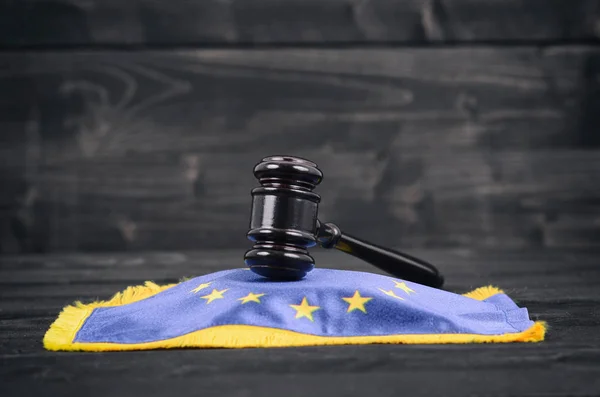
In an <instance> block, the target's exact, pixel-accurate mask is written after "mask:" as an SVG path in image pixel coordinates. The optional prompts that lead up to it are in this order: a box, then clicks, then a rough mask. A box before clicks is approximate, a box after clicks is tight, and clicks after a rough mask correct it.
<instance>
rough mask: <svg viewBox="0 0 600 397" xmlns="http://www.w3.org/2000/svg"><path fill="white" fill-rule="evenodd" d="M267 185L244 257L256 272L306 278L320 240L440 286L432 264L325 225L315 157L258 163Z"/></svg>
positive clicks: (257, 193)
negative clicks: (320, 211) (321, 217)
mask: <svg viewBox="0 0 600 397" xmlns="http://www.w3.org/2000/svg"><path fill="white" fill-rule="evenodd" d="M254 175H255V177H256V178H257V179H258V181H259V182H260V184H261V186H260V187H257V188H254V189H253V190H252V214H251V218H250V230H249V231H248V234H247V236H248V239H249V240H251V241H252V242H254V246H253V247H252V249H250V250H249V251H247V252H246V254H245V256H244V261H245V263H246V265H247V266H248V267H249V268H250V269H251V270H252V271H253V272H254V273H256V274H259V275H261V276H264V277H267V278H270V279H274V280H299V279H302V278H303V277H304V276H305V275H306V274H307V273H308V272H310V271H311V270H312V269H313V268H314V266H315V261H314V259H313V257H311V256H310V254H309V252H308V248H310V247H314V246H316V245H317V244H319V245H320V246H321V247H323V248H336V249H338V250H340V251H343V252H345V253H348V254H350V255H353V256H355V257H357V258H359V259H362V260H364V261H365V262H368V263H370V264H372V265H373V266H375V267H377V268H379V269H381V270H383V271H385V272H387V273H389V274H390V275H392V276H394V277H396V278H399V279H403V280H408V281H413V282H416V283H419V284H423V285H427V286H430V287H434V288H441V286H442V285H443V283H444V278H443V277H442V275H441V274H440V273H439V272H438V270H437V269H436V268H435V267H434V266H433V265H431V264H429V263H427V262H425V261H423V260H421V259H417V258H414V257H412V256H409V255H407V254H404V253H401V252H398V251H394V250H391V249H388V248H384V247H380V246H378V245H375V244H372V243H368V242H366V241H363V240H360V239H358V238H356V237H352V236H350V235H348V234H345V233H342V231H341V230H340V229H339V228H338V227H337V226H336V225H334V224H332V223H321V222H320V221H319V220H318V219H317V218H318V207H319V202H320V201H321V197H320V196H319V195H318V194H316V193H314V192H313V189H314V188H315V187H316V186H317V185H318V184H319V183H321V181H322V179H323V173H322V172H321V171H320V170H319V168H318V167H317V165H316V164H315V163H313V162H311V161H308V160H305V159H302V158H299V157H292V156H270V157H266V158H264V159H263V160H262V161H261V162H260V163H259V164H257V165H256V166H255V167H254Z"/></svg>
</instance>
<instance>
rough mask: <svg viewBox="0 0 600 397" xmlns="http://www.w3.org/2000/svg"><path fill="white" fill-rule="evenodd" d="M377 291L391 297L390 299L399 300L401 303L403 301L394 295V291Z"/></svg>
mask: <svg viewBox="0 0 600 397" xmlns="http://www.w3.org/2000/svg"><path fill="white" fill-rule="evenodd" d="M379 291H381V292H383V293H384V294H386V295H387V296H391V297H392V298H396V299H400V300H401V301H403V300H404V299H403V298H400V297H399V296H398V295H396V294H395V293H394V291H392V290H390V291H386V290H384V289H381V288H379Z"/></svg>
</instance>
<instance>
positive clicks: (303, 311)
mask: <svg viewBox="0 0 600 397" xmlns="http://www.w3.org/2000/svg"><path fill="white" fill-rule="evenodd" d="M211 283H212V282H208V283H202V284H200V285H198V286H197V287H196V288H194V289H192V290H191V291H190V292H193V293H194V294H197V293H198V292H200V291H202V290H203V289H206V288H208V287H209V286H210V285H211ZM394 283H395V285H394V288H397V289H400V290H401V291H403V292H404V293H406V295H410V294H411V293H415V290H413V289H412V288H410V287H409V286H408V285H406V283H405V282H403V281H402V282H401V281H394ZM379 290H380V291H381V292H383V293H384V294H385V295H387V296H390V297H392V298H395V299H398V300H404V298H402V297H401V296H398V295H396V293H395V292H394V290H392V289H390V290H384V289H383V288H379ZM227 291H229V289H222V290H218V289H213V290H212V292H211V293H210V294H207V295H203V296H201V297H200V298H201V299H205V300H206V304H207V305H208V304H210V303H212V302H214V301H215V300H217V299H223V298H224V296H223V295H224V294H225V292H227ZM265 295H266V294H265V293H254V292H249V293H248V295H246V296H243V297H241V298H239V299H237V300H238V301H240V302H241V304H242V305H244V304H246V303H250V302H254V303H258V304H260V303H262V302H261V300H260V298H262V297H263V296H265ZM342 300H343V301H344V302H346V303H348V308H347V310H346V313H351V312H353V311H355V310H358V311H360V312H363V313H364V314H367V309H366V308H365V305H366V304H367V303H368V302H370V301H371V300H373V298H372V297H367V296H362V295H361V294H360V292H359V291H358V290H356V291H354V294H353V295H352V296H348V297H342ZM289 306H290V307H291V308H292V309H294V310H295V311H296V315H295V317H294V318H296V319H300V318H306V319H308V320H309V321H312V322H314V318H313V313H314V312H316V311H317V310H319V309H321V307H320V306H312V305H310V303H309V302H308V299H307V298H306V297H303V298H302V302H300V304H299V305H289Z"/></svg>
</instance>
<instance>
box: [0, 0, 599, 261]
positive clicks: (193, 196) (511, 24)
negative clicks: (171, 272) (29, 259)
mask: <svg viewBox="0 0 600 397" xmlns="http://www.w3.org/2000/svg"><path fill="white" fill-rule="evenodd" d="M599 37H600V1H598V0H569V1H567V0H528V1H527V0H503V1H500V0H410V1H409V0H393V1H392V0H277V1H267V0H260V1H252V0H243V1H238V0H231V1H217V0H210V1H182V0H174V1H168V2H165V1H158V0H132V1H121V0H53V1H44V0H14V1H13V0H2V1H0V183H1V190H0V253H4V254H10V253H18V252H22V253H33V252H44V253H47V252H59V251H109V250H110V251H121V250H123V251H126V250H131V251H138V250H184V249H185V250H187V249H205V248H218V249H222V248H240V249H243V248H244V247H248V246H249V242H247V241H246V240H245V232H246V230H247V226H248V218H249V205H250V195H249V191H250V189H251V188H252V187H254V186H255V180H254V178H253V176H252V173H251V169H252V166H253V165H254V164H255V163H256V162H257V161H259V160H260V159H261V158H262V157H264V156H266V155H270V154H292V155H300V156H304V157H307V158H309V159H311V160H314V161H315V162H317V163H318V164H319V165H320V166H321V168H322V169H323V171H324V173H325V181H324V182H323V184H322V186H321V187H320V189H319V191H320V193H321V194H322V196H323V203H322V205H321V212H320V217H321V218H322V219H324V220H328V221H334V222H336V223H338V224H339V225H340V226H341V227H342V228H343V229H344V230H346V231H348V232H352V233H354V234H357V235H360V236H361V237H364V238H366V239H371V240H374V241H376V242H378V243H381V244H384V245H392V246H403V247H413V248H430V247H445V248H461V247H470V248H477V247H482V248H494V249H502V248H527V249H531V248H534V249H537V248H558V249H586V248H590V247H594V246H595V247H597V246H598V244H599V243H600V46H599V45H598V44H599V40H598V39H599Z"/></svg>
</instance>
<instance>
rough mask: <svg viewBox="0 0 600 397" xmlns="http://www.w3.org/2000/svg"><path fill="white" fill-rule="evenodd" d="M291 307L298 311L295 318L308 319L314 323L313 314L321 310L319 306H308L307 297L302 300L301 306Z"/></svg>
mask: <svg viewBox="0 0 600 397" xmlns="http://www.w3.org/2000/svg"><path fill="white" fill-rule="evenodd" d="M290 307H292V308H293V309H294V310H296V317H295V318H301V317H306V318H307V319H309V320H310V321H314V320H313V316H312V313H313V312H314V311H315V310H319V309H320V307H319V306H310V305H309V304H308V301H307V300H306V297H304V298H302V303H301V304H299V305H290Z"/></svg>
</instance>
